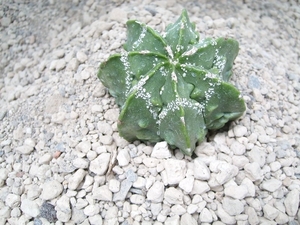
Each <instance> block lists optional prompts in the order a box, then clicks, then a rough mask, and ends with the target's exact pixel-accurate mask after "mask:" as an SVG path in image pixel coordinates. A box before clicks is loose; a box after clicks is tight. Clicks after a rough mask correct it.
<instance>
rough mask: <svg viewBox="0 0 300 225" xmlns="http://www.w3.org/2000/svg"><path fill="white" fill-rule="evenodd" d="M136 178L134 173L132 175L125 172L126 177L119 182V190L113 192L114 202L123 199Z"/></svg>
mask: <svg viewBox="0 0 300 225" xmlns="http://www.w3.org/2000/svg"><path fill="white" fill-rule="evenodd" d="M136 179H137V176H136V174H135V173H133V174H132V175H128V174H127V178H126V179H125V180H123V181H122V182H121V187H120V191H119V192H117V193H115V194H114V197H113V201H114V202H116V201H123V200H125V198H126V196H127V194H128V192H129V190H130V188H131V187H132V184H133V182H135V181H136Z"/></svg>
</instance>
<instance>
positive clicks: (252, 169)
mask: <svg viewBox="0 0 300 225" xmlns="http://www.w3.org/2000/svg"><path fill="white" fill-rule="evenodd" d="M244 169H245V171H246V175H247V176H248V178H250V180H251V181H258V180H262V179H263V175H262V171H261V168H260V166H259V164H258V163H257V162H253V163H248V164H246V165H245V167H244Z"/></svg>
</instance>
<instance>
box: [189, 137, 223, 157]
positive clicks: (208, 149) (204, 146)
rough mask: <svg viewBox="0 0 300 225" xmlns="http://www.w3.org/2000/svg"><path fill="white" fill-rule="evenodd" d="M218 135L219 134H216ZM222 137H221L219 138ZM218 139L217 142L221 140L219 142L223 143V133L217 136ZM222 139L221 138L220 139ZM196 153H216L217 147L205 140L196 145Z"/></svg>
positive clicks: (209, 154)
mask: <svg viewBox="0 0 300 225" xmlns="http://www.w3.org/2000/svg"><path fill="white" fill-rule="evenodd" d="M216 136H217V135H216ZM219 137H220V138H219ZM224 138H225V136H224ZM215 139H216V140H215V142H217V143H218V142H219V143H223V140H222V139H223V136H222V135H221V136H218V138H215ZM220 139H221V140H220ZM194 152H195V154H196V155H197V156H199V155H201V154H205V155H207V156H211V155H214V154H215V147H214V146H213V145H212V144H210V143H208V142H203V143H201V144H200V145H199V146H197V147H196V149H195V151H194Z"/></svg>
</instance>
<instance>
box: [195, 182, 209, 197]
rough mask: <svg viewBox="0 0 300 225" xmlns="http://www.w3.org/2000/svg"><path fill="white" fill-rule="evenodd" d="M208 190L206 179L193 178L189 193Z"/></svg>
mask: <svg viewBox="0 0 300 225" xmlns="http://www.w3.org/2000/svg"><path fill="white" fill-rule="evenodd" d="M209 190H210V187H209V185H208V184H207V182H206V181H200V180H195V181H194V186H193V189H192V192H191V194H193V195H195V194H198V195H201V194H203V193H205V192H208V191H209Z"/></svg>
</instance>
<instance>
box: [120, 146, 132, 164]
mask: <svg viewBox="0 0 300 225" xmlns="http://www.w3.org/2000/svg"><path fill="white" fill-rule="evenodd" d="M130 159H131V157H130V155H129V152H128V149H127V148H124V149H121V150H120V151H119V153H118V156H117V160H118V164H119V166H122V167H123V166H127V165H128V164H129V162H130Z"/></svg>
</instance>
